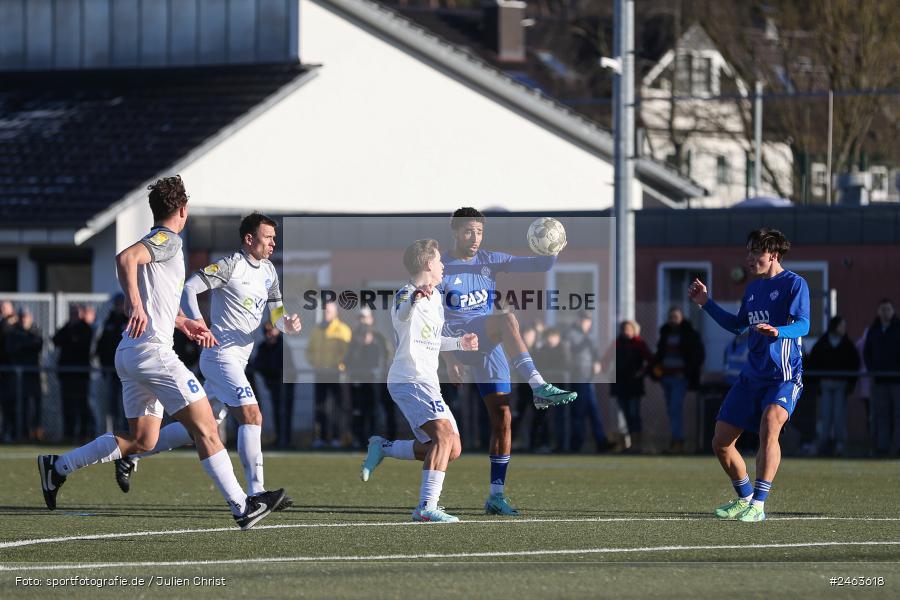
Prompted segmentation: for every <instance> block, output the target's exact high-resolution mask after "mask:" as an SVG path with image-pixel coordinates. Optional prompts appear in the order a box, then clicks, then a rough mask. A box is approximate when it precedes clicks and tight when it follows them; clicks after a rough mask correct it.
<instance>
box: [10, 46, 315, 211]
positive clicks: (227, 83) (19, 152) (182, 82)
mask: <svg viewBox="0 0 900 600" xmlns="http://www.w3.org/2000/svg"><path fill="white" fill-rule="evenodd" d="M306 72H308V69H307V68H306V67H303V66H301V65H298V64H282V65H254V66H230V67H201V68H181V69H179V68H174V69H173V68H168V69H140V70H97V71H65V72H60V71H43V72H22V73H4V74H3V77H2V78H0V222H3V223H6V224H9V223H14V224H15V226H16V227H41V228H48V227H49V228H69V227H75V228H77V227H81V226H83V225H85V224H86V223H88V222H89V221H90V220H91V218H92V217H93V216H94V215H97V214H98V213H101V212H102V211H103V210H104V209H107V208H109V207H110V206H111V205H112V204H113V203H115V202H117V201H119V200H121V199H122V198H123V197H124V196H126V195H127V194H129V193H130V192H132V191H134V190H136V189H138V188H139V187H140V186H141V185H142V184H145V183H146V182H147V181H148V180H151V179H152V178H154V177H156V176H157V175H158V174H160V173H161V172H162V171H163V170H165V169H167V168H171V167H172V166H173V165H175V164H176V163H177V162H178V161H179V160H180V159H182V158H183V157H184V156H186V155H187V154H188V153H190V152H192V151H194V150H195V149H196V148H197V147H198V146H201V145H202V144H203V143H204V142H205V141H207V140H209V139H210V138H211V137H213V136H215V135H216V134H217V133H218V132H220V131H221V130H223V129H224V128H226V127H228V126H229V125H231V124H232V123H233V122H234V121H235V120H237V119H239V118H240V117H241V116H242V115H244V114H246V113H247V112H248V111H250V110H251V109H253V108H254V107H255V106H257V105H259V104H260V103H262V102H263V101H264V100H266V99H267V98H269V97H270V96H272V95H273V94H275V93H276V92H278V91H279V90H280V89H281V88H283V87H285V86H287V85H289V84H291V83H292V82H294V81H296V80H297V79H298V78H300V77H302V76H303V75H304V73H306Z"/></svg>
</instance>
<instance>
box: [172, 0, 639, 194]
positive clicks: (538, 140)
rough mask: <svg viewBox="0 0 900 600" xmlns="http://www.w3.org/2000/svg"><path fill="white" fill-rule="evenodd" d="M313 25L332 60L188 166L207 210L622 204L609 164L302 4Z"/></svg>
mask: <svg viewBox="0 0 900 600" xmlns="http://www.w3.org/2000/svg"><path fill="white" fill-rule="evenodd" d="M300 23H301V28H302V29H301V34H300V40H301V43H302V46H301V57H302V59H303V62H305V63H307V64H310V63H321V64H322V65H323V67H322V68H321V69H320V72H319V74H318V76H317V77H315V78H313V79H312V80H311V81H310V82H308V83H307V84H306V85H304V86H303V87H301V88H299V89H298V90H296V91H295V92H294V93H292V94H291V95H290V96H288V97H287V98H285V99H284V100H283V101H282V102H280V103H279V104H277V105H276V106H274V107H273V108H271V109H270V110H268V111H267V112H266V113H265V114H263V115H262V116H260V117H259V118H258V119H256V120H255V121H254V122H253V123H252V124H251V125H250V126H247V127H244V128H243V129H241V130H239V131H238V132H237V133H236V134H235V135H233V136H232V137H230V138H228V139H227V140H226V141H225V142H224V143H222V144H221V145H219V146H218V147H216V148H215V149H214V150H213V151H211V152H209V153H207V154H205V155H204V156H202V157H200V158H199V159H198V160H196V161H195V162H194V163H193V164H191V165H190V166H189V167H187V168H185V169H184V170H183V171H182V174H183V176H184V179H185V183H186V185H187V186H188V190H189V191H190V193H191V202H192V204H193V205H194V206H197V207H208V208H219V209H235V210H240V211H249V210H251V209H252V208H259V209H265V210H271V211H279V210H281V211H335V212H344V211H346V212H379V211H451V210H453V209H455V208H458V207H459V206H461V205H466V204H471V205H474V206H476V207H482V208H483V207H496V206H502V207H505V208H508V209H510V210H543V209H550V208H553V209H559V210H564V209H603V208H608V207H609V206H611V204H612V198H613V187H612V183H613V172H612V167H611V165H610V164H609V163H608V162H605V161H603V160H601V159H599V158H597V157H595V156H593V155H592V154H590V153H588V152H586V151H584V150H582V149H581V148H579V147H577V146H575V145H573V144H571V143H569V142H567V141H565V140H564V139H562V138H560V137H559V136H557V135H555V134H553V133H551V132H549V131H547V130H546V129H544V128H542V127H540V126H538V125H536V124H534V123H533V122H531V121H530V120H528V119H527V118H524V117H522V116H520V115H519V114H517V113H515V112H513V111H512V110H510V109H509V108H506V107H504V106H502V105H500V104H498V103H496V102H494V101H493V100H491V99H489V98H487V97H485V96H484V95H482V94H480V93H478V92H476V91H473V90H472V89H470V88H468V87H467V86H465V85H463V84H462V83H460V82H458V81H456V80H455V79H453V78H451V77H449V76H448V75H446V74H444V73H442V72H440V71H438V70H436V69H435V68H433V67H431V66H428V65H426V64H425V63H423V62H421V61H420V60H418V59H416V58H414V57H413V56H411V55H409V54H407V53H406V52H404V51H402V50H400V49H398V48H396V47H394V46H392V45H390V44H388V43H386V42H385V41H383V40H381V39H379V38H377V37H375V36H374V35H372V34H370V33H368V32H366V31H364V30H362V29H359V28H357V27H356V26H354V25H352V24H351V23H349V22H348V21H345V20H344V19H342V18H341V17H339V16H337V15H335V14H334V13H331V12H330V11H328V10H327V9H325V8H323V6H321V5H320V4H318V3H316V2H314V1H311V0H303V1H302V2H301V18H300ZM635 189H636V192H637V193H636V197H637V198H640V197H641V193H640V189H639V184H638V185H636V186H635Z"/></svg>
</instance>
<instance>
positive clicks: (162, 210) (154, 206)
mask: <svg viewBox="0 0 900 600" xmlns="http://www.w3.org/2000/svg"><path fill="white" fill-rule="evenodd" d="M147 189H148V190H150V210H151V211H153V220H154V221H162V220H163V219H166V218H168V217H170V216H172V215H173V214H174V213H175V211H177V210H178V209H179V208H181V207H182V206H184V205H185V204H187V202H188V195H187V192H186V191H185V190H184V182H183V181H181V175H175V176H174V177H163V178H162V179H159V180H157V181H156V183H154V184H152V185H148V186H147Z"/></svg>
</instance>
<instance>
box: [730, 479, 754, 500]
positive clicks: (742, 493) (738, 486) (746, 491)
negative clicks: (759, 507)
mask: <svg viewBox="0 0 900 600" xmlns="http://www.w3.org/2000/svg"><path fill="white" fill-rule="evenodd" d="M731 485H733V486H734V491H735V492H737V495H738V498H749V497H750V496H752V495H753V486H752V485H750V476H749V475H744V478H743V479H741V480H738V481H732V482H731Z"/></svg>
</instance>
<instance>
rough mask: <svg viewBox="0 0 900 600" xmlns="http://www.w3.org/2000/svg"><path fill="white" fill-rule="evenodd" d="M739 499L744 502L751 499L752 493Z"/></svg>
mask: <svg viewBox="0 0 900 600" xmlns="http://www.w3.org/2000/svg"><path fill="white" fill-rule="evenodd" d="M741 500H743V501H744V502H750V501H751V500H753V494H750V495H749V496H747V497H746V498H741Z"/></svg>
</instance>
